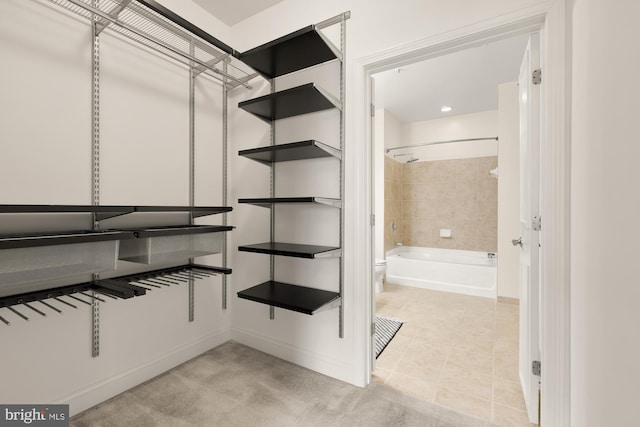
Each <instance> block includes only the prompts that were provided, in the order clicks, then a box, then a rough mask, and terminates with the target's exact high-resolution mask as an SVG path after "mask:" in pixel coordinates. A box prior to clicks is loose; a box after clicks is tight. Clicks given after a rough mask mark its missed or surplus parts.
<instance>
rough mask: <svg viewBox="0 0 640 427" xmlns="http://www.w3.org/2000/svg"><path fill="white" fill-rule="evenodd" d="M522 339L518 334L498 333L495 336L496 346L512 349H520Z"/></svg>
mask: <svg viewBox="0 0 640 427" xmlns="http://www.w3.org/2000/svg"><path fill="white" fill-rule="evenodd" d="M519 343H520V340H519V339H518V337H517V336H515V337H514V336H505V335H498V334H496V337H495V346H496V347H508V348H511V349H515V350H517V349H518V346H519Z"/></svg>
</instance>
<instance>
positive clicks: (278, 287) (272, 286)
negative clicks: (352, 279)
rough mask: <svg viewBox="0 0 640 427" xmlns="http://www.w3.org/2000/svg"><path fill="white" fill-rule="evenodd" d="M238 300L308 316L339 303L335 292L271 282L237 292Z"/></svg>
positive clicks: (338, 295) (337, 294)
mask: <svg viewBox="0 0 640 427" xmlns="http://www.w3.org/2000/svg"><path fill="white" fill-rule="evenodd" d="M238 298H242V299H247V300H250V301H255V302H259V303H262V304H267V305H270V306H274V307H280V308H284V309H286V310H292V311H297V312H298V313H304V314H310V315H311V314H315V313H317V312H318V311H320V310H323V309H328V308H331V307H332V306H334V305H336V304H339V303H340V294H339V293H337V292H331V291H325V290H322V289H315V288H308V287H306V286H299V285H291V284H288V283H282V282H276V281H272V280H270V281H268V282H264V283H261V284H259V285H256V286H254V287H251V288H249V289H245V290H243V291H240V292H238Z"/></svg>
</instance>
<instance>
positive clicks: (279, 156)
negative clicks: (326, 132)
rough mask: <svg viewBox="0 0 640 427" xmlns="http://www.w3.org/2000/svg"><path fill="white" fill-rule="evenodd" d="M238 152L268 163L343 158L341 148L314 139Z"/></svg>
mask: <svg viewBox="0 0 640 427" xmlns="http://www.w3.org/2000/svg"><path fill="white" fill-rule="evenodd" d="M238 154H239V155H240V156H244V157H246V158H248V159H251V160H255V161H257V162H260V163H263V164H266V165H270V164H272V163H277V162H288V161H293V160H308V159H319V158H322V157H335V158H337V159H342V153H341V152H340V150H337V149H335V148H333V147H330V146H328V145H326V144H323V143H321V142H319V141H314V140H307V141H299V142H291V143H288V144H279V145H270V146H268V147H260V148H251V149H249V150H241V151H238Z"/></svg>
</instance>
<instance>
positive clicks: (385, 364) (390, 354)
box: [376, 349, 402, 371]
mask: <svg viewBox="0 0 640 427" xmlns="http://www.w3.org/2000/svg"><path fill="white" fill-rule="evenodd" d="M401 358H402V353H401V352H399V351H394V350H390V349H384V351H383V352H382V354H380V356H379V357H378V358H377V359H376V367H377V368H380V369H385V370H387V371H393V370H394V369H395V368H396V366H397V365H398V362H399V361H400V359H401Z"/></svg>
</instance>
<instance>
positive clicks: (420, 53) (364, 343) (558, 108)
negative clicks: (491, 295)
mask: <svg viewBox="0 0 640 427" xmlns="http://www.w3.org/2000/svg"><path fill="white" fill-rule="evenodd" d="M567 11H568V6H567V2H566V0H555V1H550V2H544V3H540V4H537V5H534V6H531V7H527V8H523V9H521V10H518V11H516V12H513V13H511V14H507V15H503V16H500V17H497V18H494V19H491V20H488V21H483V22H480V23H477V24H474V25H470V26H467V27H463V28H461V29H458V30H455V31H450V32H447V33H443V34H440V35H436V36H433V37H429V38H427V39H423V40H419V41H417V42H413V43H409V44H406V45H403V46H399V47H397V48H394V49H389V50H385V51H382V52H380V53H377V54H374V55H370V56H366V57H363V58H360V59H356V60H355V61H354V63H353V69H352V72H354V74H355V78H356V84H355V85H354V86H355V87H354V89H353V92H352V96H353V97H352V98H351V99H354V100H355V101H354V102H355V103H360V105H359V106H358V107H357V117H356V118H355V119H356V120H355V122H354V123H355V126H356V129H357V133H358V134H360V133H362V135H364V136H365V139H364V141H362V143H361V144H357V145H358V148H356V149H354V150H353V151H354V153H352V155H356V156H361V157H360V158H361V159H363V160H364V161H363V163H362V164H361V166H362V167H363V169H364V173H365V176H366V179H365V181H364V182H363V183H362V190H363V194H364V197H365V198H366V200H364V203H363V205H364V207H365V208H366V211H363V212H362V213H363V214H364V215H365V216H364V217H365V218H367V221H366V222H365V221H363V223H364V224H363V225H362V227H360V228H359V230H355V231H356V234H358V235H360V236H362V237H363V240H364V244H363V246H362V247H363V248H364V249H365V250H366V251H367V253H366V254H363V256H364V258H363V261H362V262H363V265H362V268H363V269H364V270H363V271H360V273H359V274H360V276H361V278H362V279H363V283H364V284H363V286H362V288H360V289H359V292H358V293H359V294H360V295H361V296H362V300H363V304H359V305H358V306H357V307H356V308H355V309H356V310H357V311H358V312H357V313H356V319H358V322H357V324H356V328H355V332H356V334H357V336H356V359H357V360H356V366H357V367H359V372H360V374H358V375H359V376H361V378H362V380H363V382H364V384H368V383H369V382H370V381H371V370H372V364H373V363H372V361H371V357H370V354H371V353H370V351H371V350H370V349H371V345H372V338H373V336H372V328H373V327H374V326H373V316H374V313H372V308H371V306H372V303H371V301H372V299H373V298H374V293H373V292H372V286H371V285H370V283H372V280H373V270H374V265H373V264H372V259H373V254H372V253H371V251H372V249H371V248H372V247H373V246H372V244H373V239H374V235H373V232H374V230H373V227H372V226H371V223H370V222H369V221H368V220H369V219H370V218H373V217H372V214H373V197H374V195H373V190H374V188H373V183H374V181H373V178H374V177H373V174H374V169H373V161H374V156H373V152H372V148H371V132H370V129H371V128H370V126H371V120H372V118H371V115H370V105H371V86H370V83H369V82H370V77H371V76H372V75H373V74H375V73H379V72H382V71H386V70H389V69H392V68H397V67H401V66H403V65H407V64H411V63H414V62H417V61H421V60H426V59H429V58H434V57H437V56H442V55H445V54H447V53H451V52H455V51H459V50H462V49H466V48H469V47H473V46H477V45H480V44H483V43H486V42H489V41H492V40H497V39H501V38H505V37H509V36H511V35H516V34H522V33H526V32H533V31H539V32H540V34H541V42H542V43H541V51H542V55H541V63H542V69H543V86H542V92H543V100H544V101H543V102H544V110H543V111H544V112H543V115H542V117H541V122H542V123H541V125H542V134H541V158H540V162H541V169H542V170H543V171H544V172H545V173H544V176H543V177H542V181H541V188H540V193H541V201H540V205H541V206H540V207H541V216H542V219H543V226H542V230H541V235H540V239H541V241H542V242H544V245H545V250H544V251H543V253H542V254H541V255H542V256H541V259H540V266H541V276H540V282H541V284H540V286H541V300H540V306H541V313H540V318H541V331H540V334H541V342H542V346H543V352H542V354H541V361H542V373H543V377H542V378H543V380H542V384H543V389H544V392H543V393H542V395H541V399H540V407H541V419H540V421H541V422H542V423H544V424H545V425H567V426H568V425H570V409H571V408H570V344H569V343H570V329H569V326H570V325H569V318H570V311H569V309H570V307H569V286H570V276H569V271H570V270H569V267H570V259H569V256H570V251H569V249H570V247H569V243H570V240H569V238H570V236H569V232H570V228H569V213H570V210H569V206H570V187H569V184H570V163H569V162H570V128H571V122H570V109H569V105H570V87H571V84H570V74H569V73H570V70H571V67H570V47H569V44H570V37H568V36H567V31H570V28H569V25H568V24H567V19H568V18H567V16H568V12H567ZM356 151H357V152H356ZM361 241H362V240H361ZM364 259H366V260H364Z"/></svg>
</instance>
